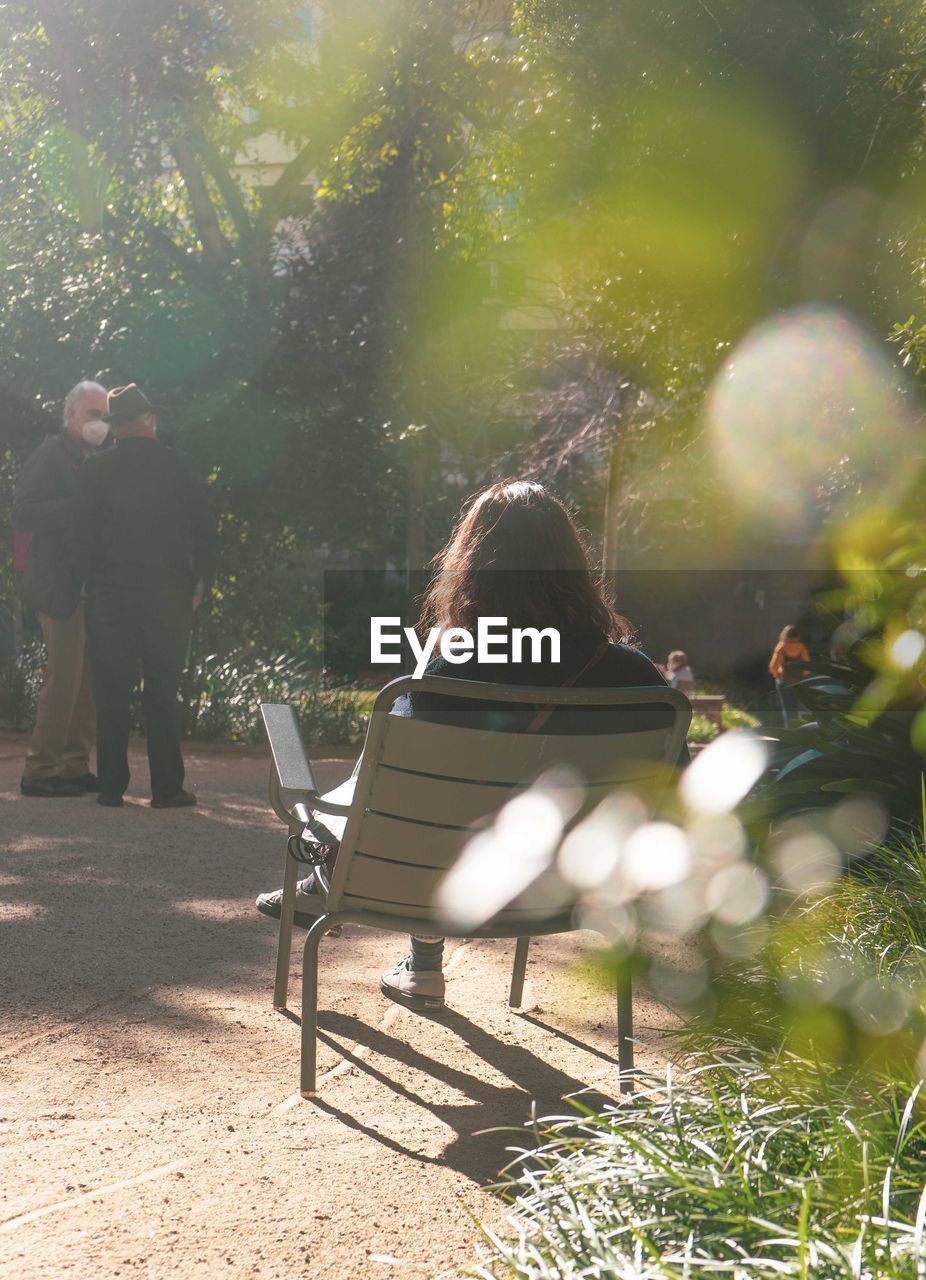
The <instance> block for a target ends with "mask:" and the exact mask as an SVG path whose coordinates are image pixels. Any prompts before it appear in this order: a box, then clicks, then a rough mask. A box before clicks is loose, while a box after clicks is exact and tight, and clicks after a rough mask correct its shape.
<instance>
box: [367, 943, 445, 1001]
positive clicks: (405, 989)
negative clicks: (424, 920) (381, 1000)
mask: <svg viewBox="0 0 926 1280" xmlns="http://www.w3.org/2000/svg"><path fill="white" fill-rule="evenodd" d="M411 963H412V958H411V956H406V957H405V959H404V960H400V961H399V963H398V964H397V965H396V966H395V968H394V969H390V970H389V972H388V973H384V974H383V975H382V977H381V978H380V980H379V989H380V991H381V992H382V993H383V995H384V996H388V997H389V999H390V1000H395V1002H396V1004H404V1005H405V1006H406V1008H408V1009H417V1010H419V1011H421V1012H424V1011H425V1010H427V1009H443V1007H444V992H445V990H446V983H445V982H444V975H443V974H442V973H441V972H440V971H439V970H437V969H418V970H415V969H413V968H412V967H411Z"/></svg>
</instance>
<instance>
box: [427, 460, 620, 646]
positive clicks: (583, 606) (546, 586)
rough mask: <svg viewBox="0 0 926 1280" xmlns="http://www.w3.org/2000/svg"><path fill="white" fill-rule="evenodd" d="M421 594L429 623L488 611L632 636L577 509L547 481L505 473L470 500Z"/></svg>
mask: <svg viewBox="0 0 926 1280" xmlns="http://www.w3.org/2000/svg"><path fill="white" fill-rule="evenodd" d="M433 563H434V565H435V567H436V569H437V573H436V575H435V577H434V580H433V581H432V583H431V586H430V588H429V590H428V591H427V593H426V594H425V596H424V598H423V601H422V610H421V619H420V624H419V625H421V626H423V627H434V626H437V627H441V628H442V629H443V628H447V627H465V628H466V629H467V630H468V631H474V630H475V628H476V625H477V621H478V619H479V617H480V616H482V617H493V616H494V617H505V618H507V619H508V622H509V624H510V625H511V626H518V627H527V626H530V627H557V628H558V629H559V630H561V631H566V632H570V631H571V632H586V633H588V632H595V633H597V634H598V635H599V636H600V637H602V638H607V639H609V640H620V641H627V640H630V639H631V638H632V635H633V631H632V628H631V626H630V624H629V623H628V622H627V620H626V619H625V618H622V617H621V616H620V614H618V613H615V612H614V609H613V607H612V604H611V601H610V599H609V598H608V596H607V595H606V593H605V591H604V589H603V587H602V585H601V583H600V581H598V580H597V579H596V578H595V577H594V576H593V572H592V567H591V561H590V557H589V553H588V551H587V549H586V546H585V543H584V540H583V538H582V535H581V534H580V532H579V530H578V528H577V527H576V525H575V523H574V521H573V519H572V517H571V516H570V514H569V512H568V511H567V510H566V508H565V506H564V505H563V504H562V502H560V500H559V498H556V497H554V495H553V494H552V493H550V492H549V490H548V489H545V488H544V487H543V485H542V484H535V483H534V482H533V481H529V480H502V481H500V482H499V483H498V484H493V485H491V486H490V487H489V488H488V489H483V490H482V492H481V493H477V494H476V495H475V496H474V497H473V498H471V499H470V500H469V501H468V502H467V503H466V505H465V506H464V508H463V510H462V512H461V514H460V517H459V519H458V521H457V524H456V527H455V529H454V531H453V533H452V535H451V537H450V541H449V542H448V543H447V545H446V546H445V547H444V548H443V550H442V551H440V552H438V554H437V555H436V556H435V557H434V561H433Z"/></svg>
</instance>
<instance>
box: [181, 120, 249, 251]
mask: <svg viewBox="0 0 926 1280" xmlns="http://www.w3.org/2000/svg"><path fill="white" fill-rule="evenodd" d="M170 150H171V154H172V155H173V157H174V162H175V164H176V165H177V168H178V170H179V171H180V176H181V178H182V179H183V184H184V186H185V187H186V189H187V195H188V196H189V197H190V207H191V209H192V210H193V221H194V223H195V224H196V233H197V235H198V236H199V239H200V241H201V242H202V246H203V256H204V258H206V260H207V261H211V262H212V263H213V264H216V265H221V266H224V265H225V264H226V263H227V262H228V261H229V259H230V258H232V257H233V256H234V249H233V247H232V245H231V244H229V242H228V240H227V239H226V238H225V236H224V235H223V234H222V228H221V227H220V226H219V218H218V214H217V213H216V210H215V205H214V204H213V203H212V197H211V196H210V194H209V188H208V187H207V186H206V180H205V178H204V177H203V173H202V170H201V169H200V167H199V165H198V164H197V161H196V153H195V151H194V150H193V147H192V146H191V145H190V143H189V141H188V140H187V139H186V138H180V137H178V138H175V139H174V140H173V141H172V142H171V144H170Z"/></svg>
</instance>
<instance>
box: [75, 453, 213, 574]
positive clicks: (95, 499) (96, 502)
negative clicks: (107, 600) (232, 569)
mask: <svg viewBox="0 0 926 1280" xmlns="http://www.w3.org/2000/svg"><path fill="white" fill-rule="evenodd" d="M74 523H75V533H76V544H77V553H78V557H79V563H80V566H81V569H82V573H83V577H84V579H85V581H86V583H87V592H88V595H91V596H92V595H94V594H95V593H97V592H99V591H104V592H105V591H109V590H119V591H121V590H126V589H140V590H158V589H168V590H177V591H182V592H185V593H189V594H192V592H193V589H194V587H195V586H196V585H197V583H199V582H202V584H203V586H204V587H208V585H209V583H210V582H211V581H212V577H213V575H214V573H215V560H216V547H217V535H216V520H215V514H214V511H213V508H212V504H211V502H210V500H209V496H208V492H207V490H206V487H205V485H202V484H200V483H199V481H197V480H196V479H194V477H193V476H192V475H191V474H190V473H189V471H188V470H187V469H186V466H185V465H184V463H183V462H182V460H181V459H180V457H179V456H178V455H177V454H176V453H175V452H174V451H173V449H170V448H168V446H167V445H165V444H163V443H162V442H161V441H160V440H156V439H152V438H148V437H134V436H130V437H128V438H127V439H125V440H121V441H119V443H118V444H117V445H116V446H115V448H113V449H107V450H106V452H105V453H101V454H97V455H96V456H95V457H93V458H90V459H89V460H88V462H87V465H86V466H85V467H84V468H83V470H82V471H81V474H80V482H79V484H78V486H77V496H76V501H75V512H74Z"/></svg>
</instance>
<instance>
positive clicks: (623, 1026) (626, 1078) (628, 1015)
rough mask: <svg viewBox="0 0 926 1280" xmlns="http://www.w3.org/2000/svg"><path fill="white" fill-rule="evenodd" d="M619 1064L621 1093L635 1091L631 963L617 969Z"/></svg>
mask: <svg viewBox="0 0 926 1280" xmlns="http://www.w3.org/2000/svg"><path fill="white" fill-rule="evenodd" d="M617 1066H618V1070H619V1071H620V1075H621V1093H633V976H632V974H631V972H630V967H629V965H621V966H620V967H619V968H618V971H617Z"/></svg>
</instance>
